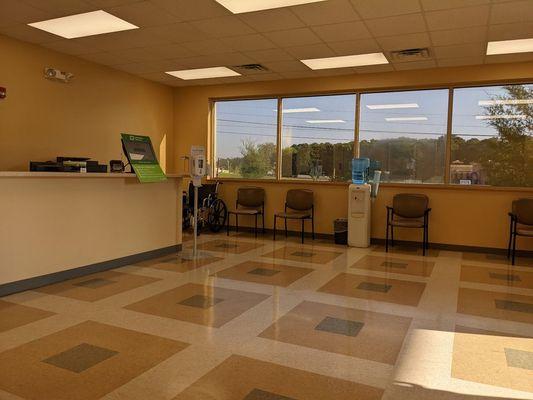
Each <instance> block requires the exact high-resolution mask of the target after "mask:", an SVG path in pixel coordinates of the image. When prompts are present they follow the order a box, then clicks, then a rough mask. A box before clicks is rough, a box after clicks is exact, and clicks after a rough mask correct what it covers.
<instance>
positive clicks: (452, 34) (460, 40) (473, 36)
mask: <svg viewBox="0 0 533 400" xmlns="http://www.w3.org/2000/svg"><path fill="white" fill-rule="evenodd" d="M430 36H431V42H432V43H433V45H434V46H449V45H452V44H464V43H479V42H484V41H486V40H487V27H486V26H474V27H471V28H463V29H452V30H446V31H432V32H430Z"/></svg>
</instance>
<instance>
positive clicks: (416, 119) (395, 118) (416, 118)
mask: <svg viewBox="0 0 533 400" xmlns="http://www.w3.org/2000/svg"><path fill="white" fill-rule="evenodd" d="M427 120H428V118H427V117H391V118H385V121H388V122H391V121H427Z"/></svg>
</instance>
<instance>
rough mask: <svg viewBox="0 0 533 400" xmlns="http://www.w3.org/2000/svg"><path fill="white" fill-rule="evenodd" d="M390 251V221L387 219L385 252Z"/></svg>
mask: <svg viewBox="0 0 533 400" xmlns="http://www.w3.org/2000/svg"><path fill="white" fill-rule="evenodd" d="M388 252H389V221H387V232H386V233H385V253H388Z"/></svg>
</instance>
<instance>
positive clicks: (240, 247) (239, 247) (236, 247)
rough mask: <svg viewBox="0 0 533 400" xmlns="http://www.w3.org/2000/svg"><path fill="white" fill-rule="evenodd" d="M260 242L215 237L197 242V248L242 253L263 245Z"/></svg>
mask: <svg viewBox="0 0 533 400" xmlns="http://www.w3.org/2000/svg"><path fill="white" fill-rule="evenodd" d="M263 246H264V244H262V243H252V242H244V241H240V240H237V239H215V240H210V241H209V242H205V243H200V244H198V249H199V250H206V251H218V252H222V253H231V254H242V253H246V252H247V251H250V250H254V249H258V248H259V247H263Z"/></svg>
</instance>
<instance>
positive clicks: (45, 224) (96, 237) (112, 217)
mask: <svg viewBox="0 0 533 400" xmlns="http://www.w3.org/2000/svg"><path fill="white" fill-rule="evenodd" d="M168 178H169V179H168V180H167V181H166V182H162V183H151V184H141V183H139V182H138V180H137V178H136V176H135V175H133V174H95V173H87V174H82V173H46V172H0V295H5V294H8V293H13V292H16V291H20V290H25V289H29V288H32V287H36V286H39V285H43V284H47V283H51V282H55V281H59V280H63V279H68V278H69V277H73V276H79V275H83V274H86V273H92V272H97V271H101V270H105V269H109V268H115V267H119V266H122V265H127V264H130V263H132V262H138V261H140V260H143V259H148V258H153V257H156V256H160V255H164V254H170V253H174V252H176V251H177V250H179V248H180V247H181V192H182V189H181V184H182V179H181V176H178V175H170V176H168Z"/></svg>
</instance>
